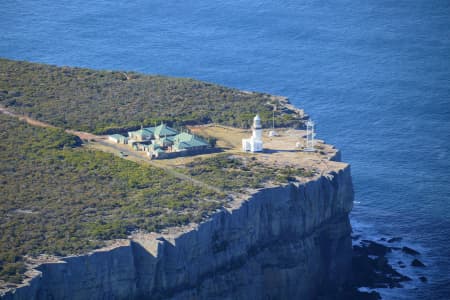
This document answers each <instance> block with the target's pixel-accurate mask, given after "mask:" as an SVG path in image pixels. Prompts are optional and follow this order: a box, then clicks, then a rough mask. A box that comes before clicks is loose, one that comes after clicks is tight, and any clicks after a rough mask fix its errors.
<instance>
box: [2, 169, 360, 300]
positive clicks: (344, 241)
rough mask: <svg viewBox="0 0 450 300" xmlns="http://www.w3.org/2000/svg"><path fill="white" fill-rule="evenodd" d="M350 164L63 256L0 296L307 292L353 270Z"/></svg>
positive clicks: (286, 295) (291, 295) (272, 295)
mask: <svg viewBox="0 0 450 300" xmlns="http://www.w3.org/2000/svg"><path fill="white" fill-rule="evenodd" d="M352 205H353V187H352V180H351V175H350V168H349V167H348V166H346V165H344V164H342V168H340V169H339V170H338V171H337V172H332V173H328V174H325V175H323V176H321V177H318V178H317V179H315V180H311V181H308V182H306V183H301V184H300V183H291V184H289V185H287V186H283V187H274V188H266V189H262V190H260V191H257V192H256V193H255V194H253V195H252V196H251V197H250V198H249V199H246V200H242V201H240V202H239V203H237V204H236V207H235V208H233V209H229V210H225V209H224V210H222V211H221V212H218V213H216V214H215V215H214V216H213V217H211V218H210V219H209V220H208V221H206V222H203V223H201V224H199V225H198V226H196V227H194V228H193V229H190V230H185V232H181V233H178V234H176V235H161V236H159V237H156V236H155V237H149V236H147V237H143V236H136V237H134V238H133V239H131V240H130V241H129V242H128V243H127V244H126V245H122V246H119V247H116V248H114V249H112V250H109V251H98V252H94V253H92V254H89V255H84V256H77V257H70V258H65V259H64V260H63V262H59V263H49V264H44V265H41V266H40V267H38V270H39V271H41V272H42V273H41V274H40V275H39V276H37V277H35V278H33V279H32V280H31V281H30V282H29V283H28V285H26V286H24V287H21V288H18V289H16V290H15V291H11V292H9V293H7V294H5V295H3V299H8V300H10V299H141V298H142V299H169V298H170V299H300V298H301V299H312V298H313V297H314V296H315V295H317V293H318V291H319V289H323V288H324V287H328V288H330V289H332V288H334V287H338V286H340V285H341V284H342V283H343V282H344V281H345V280H346V279H347V278H348V276H349V272H350V268H351V251H352V250H351V239H350V231H351V228H350V223H349V218H348V213H349V212H350V210H351V208H352Z"/></svg>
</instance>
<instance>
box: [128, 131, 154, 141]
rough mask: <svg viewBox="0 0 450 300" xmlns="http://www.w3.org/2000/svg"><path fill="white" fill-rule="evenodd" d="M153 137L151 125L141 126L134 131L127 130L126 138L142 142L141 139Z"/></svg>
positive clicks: (147, 139)
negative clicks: (147, 126)
mask: <svg viewBox="0 0 450 300" xmlns="http://www.w3.org/2000/svg"><path fill="white" fill-rule="evenodd" d="M152 137H153V130H152V127H149V128H141V129H139V130H136V131H129V132H128V138H129V139H130V140H131V141H136V142H142V141H150V140H151V138H152Z"/></svg>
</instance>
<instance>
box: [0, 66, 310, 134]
mask: <svg viewBox="0 0 450 300" xmlns="http://www.w3.org/2000/svg"><path fill="white" fill-rule="evenodd" d="M0 104H1V105H3V106H5V107H7V108H8V109H11V110H14V111H15V112H19V113H22V114H25V115H28V116H30V117H32V118H35V119H37V120H40V121H44V122H48V123H50V124H52V125H54V126H57V127H61V128H71V129H75V130H81V131H87V132H93V133H109V132H113V131H116V132H117V131H121V130H124V129H130V128H136V127H140V126H141V125H144V126H147V125H148V126H153V125H154V124H155V123H160V122H161V121H164V122H167V123H169V124H170V125H172V126H184V125H192V124H206V123H217V124H222V125H230V126H235V127H243V128H245V127H248V126H250V125H251V120H252V118H253V116H254V115H255V113H256V112H259V113H260V115H261V118H262V120H263V122H265V123H266V125H269V124H271V119H272V110H273V105H277V107H278V111H277V113H276V124H277V126H280V127H282V126H284V127H288V126H296V127H298V126H299V125H300V124H301V123H302V120H301V119H300V116H299V115H298V114H296V113H295V112H294V111H293V110H291V109H288V108H285V107H284V108H283V107H282V106H281V105H280V103H279V99H277V98H275V97H273V96H270V95H267V94H261V93H249V92H242V91H239V90H236V89H230V88H225V87H222V86H219V85H215V84H210V83H205V82H201V81H197V80H193V79H184V78H169V77H164V76H150V75H143V74H138V73H134V72H122V71H96V70H90V69H83V68H71V67H56V66H50V65H43V64H36V63H29V62H20V61H11V60H6V59H0Z"/></svg>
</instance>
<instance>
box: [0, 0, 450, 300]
mask: <svg viewBox="0 0 450 300" xmlns="http://www.w3.org/2000/svg"><path fill="white" fill-rule="evenodd" d="M0 12H1V14H0V56H1V57H7V58H11V59H21V60H29V61H34V62H44V63H50V64H57V65H70V66H84V67H91V68H98V69H124V70H134V71H140V72H144V73H150V74H165V75H171V76H182V77H193V78H197V79H201V80H206V81H210V82H215V83H219V84H223V85H227V86H232V87H236V88H240V89H245V90H255V91H262V92H268V93H273V94H279V95H284V96H287V97H289V98H290V100H291V102H293V103H294V104H296V105H297V106H299V107H302V108H304V109H305V110H306V111H307V112H308V113H309V114H310V115H311V117H312V118H313V120H315V121H316V123H317V126H318V137H319V138H321V139H324V140H325V141H326V142H329V143H332V144H334V145H336V146H337V147H338V148H340V149H341V150H342V151H343V158H344V160H345V161H347V162H349V163H351V165H352V172H353V179H354V185H355V192H356V199H355V207H354V211H353V213H352V223H353V226H354V228H355V231H356V232H357V233H358V234H361V235H363V236H364V237H369V238H373V239H378V238H381V237H388V238H389V237H394V236H401V237H403V241H402V242H401V243H400V245H410V246H411V247H413V248H416V249H418V250H419V251H421V252H422V258H421V259H422V260H423V261H424V262H425V263H426V264H427V268H426V269H424V270H420V271H417V270H414V269H412V268H407V269H406V270H403V272H406V273H407V274H408V275H409V276H411V277H412V278H413V279H414V280H413V282H411V283H408V284H407V286H406V287H405V288H404V289H393V290H384V291H383V292H382V293H383V295H384V297H385V299H450V288H449V287H450V1H448V0H409V1H405V0H396V1H390V0H361V1H349V0H336V1H326V0H318V1H312V0H305V1H260V0H254V1H245V0H241V1H231V0H224V1H220V2H219V1H203V0H197V1H192V0H185V1H153V0H147V1H144V0H129V1H120V0H116V1H104V0H98V1H80V0H71V1H66V0H61V1H49V0H42V1H31V0H21V1H2V2H1V3H0ZM397 259H402V260H404V261H405V262H406V263H408V262H409V261H408V259H409V260H410V258H408V257H401V256H397V257H395V255H394V257H393V258H392V260H393V262H395V261H396V260H397ZM420 275H425V276H427V277H428V279H429V282H428V283H420V282H419V280H417V278H418V276H420Z"/></svg>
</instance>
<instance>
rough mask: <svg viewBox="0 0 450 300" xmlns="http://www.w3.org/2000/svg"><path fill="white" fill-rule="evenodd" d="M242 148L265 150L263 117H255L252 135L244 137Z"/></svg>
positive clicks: (254, 150)
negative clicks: (247, 137)
mask: <svg viewBox="0 0 450 300" xmlns="http://www.w3.org/2000/svg"><path fill="white" fill-rule="evenodd" d="M242 150H243V151H246V152H261V151H262V150H263V142H262V127H261V118H260V117H259V115H256V116H255V117H254V118H253V126H252V137H251V138H249V139H242Z"/></svg>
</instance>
